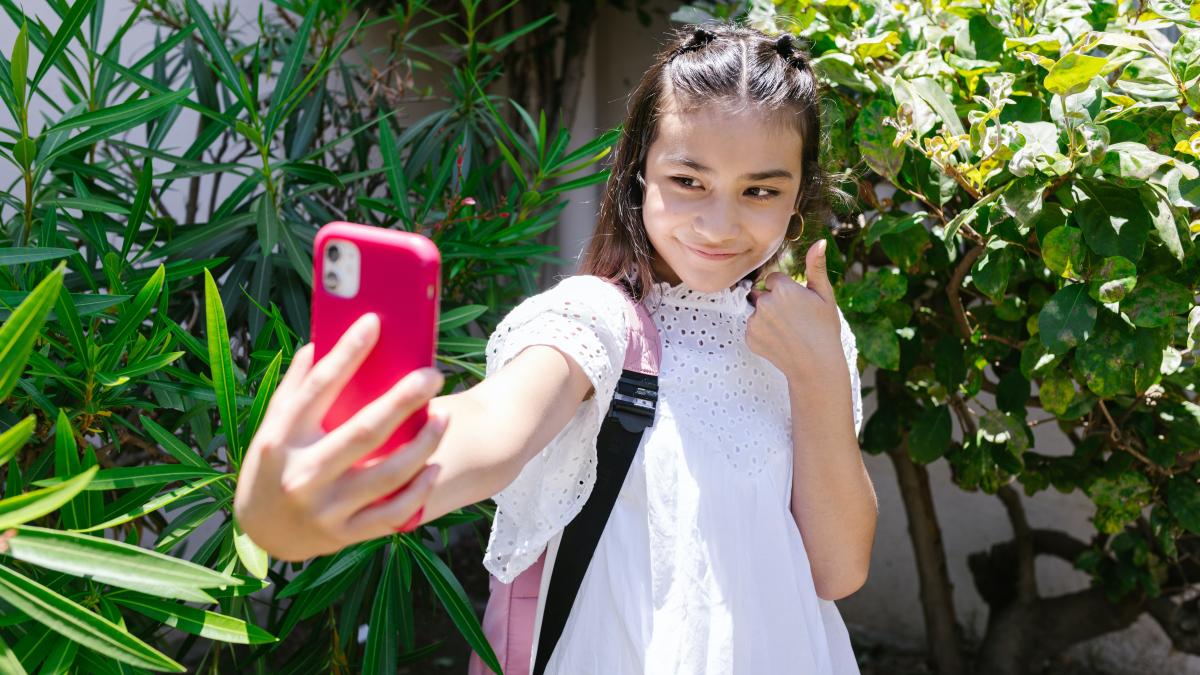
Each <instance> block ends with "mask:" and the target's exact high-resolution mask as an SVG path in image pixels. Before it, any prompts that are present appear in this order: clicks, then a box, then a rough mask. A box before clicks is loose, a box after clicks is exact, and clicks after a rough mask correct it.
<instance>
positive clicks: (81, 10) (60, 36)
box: [30, 0, 96, 89]
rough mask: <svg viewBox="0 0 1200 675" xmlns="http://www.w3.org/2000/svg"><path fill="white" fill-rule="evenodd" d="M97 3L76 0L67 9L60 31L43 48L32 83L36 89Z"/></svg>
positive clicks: (94, 0)
mask: <svg viewBox="0 0 1200 675" xmlns="http://www.w3.org/2000/svg"><path fill="white" fill-rule="evenodd" d="M95 4H96V0H76V2H75V4H73V5H71V8H70V9H69V10H67V13H66V15H65V16H64V17H63V19H62V23H60V24H59V26H58V32H56V33H55V34H54V37H53V38H51V39H50V43H49V44H48V45H47V46H46V49H44V50H42V61H41V64H40V65H38V69H37V72H36V73H34V75H33V80H32V82H31V83H30V84H31V86H32V87H33V88H34V89H37V86H38V83H39V82H41V81H42V78H43V77H45V75H46V73H48V72H50V68H51V67H53V66H54V63H55V61H58V59H59V57H61V56H62V55H63V52H65V51H66V50H67V46H68V45H69V44H70V43H71V41H72V40H74V39H75V33H76V31H78V30H79V27H80V26H82V25H83V20H84V19H85V18H87V16H88V15H89V14H91V13H92V7H93V6H94V5H95Z"/></svg>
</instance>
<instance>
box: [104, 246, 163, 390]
mask: <svg viewBox="0 0 1200 675" xmlns="http://www.w3.org/2000/svg"><path fill="white" fill-rule="evenodd" d="M165 283H166V268H165V267H164V266H163V265H159V266H158V268H157V269H156V270H154V274H153V275H151V277H150V279H149V280H148V281H146V283H145V285H143V286H142V288H141V290H140V291H138V293H137V295H136V296H134V298H133V302H132V304H130V305H126V306H125V308H124V310H125V311H123V312H121V318H119V319H117V324H116V325H115V326H113V328H112V329H111V330H110V331H109V333H108V335H107V336H106V337H105V343H106V348H107V349H108V352H107V356H106V357H105V358H104V359H103V360H102V363H101V364H100V366H101V369H102V370H107V369H109V368H111V367H112V366H113V365H114V364H116V363H117V360H118V359H119V358H120V357H121V354H122V353H123V352H124V351H125V345H126V343H127V341H128V340H129V337H130V336H131V335H132V334H133V333H134V331H136V330H137V329H138V327H140V326H141V325H142V322H143V321H145V320H146V317H147V316H149V314H150V310H152V309H154V305H155V304H157V303H158V296H159V294H160V293H162V289H163V285H164V284H165Z"/></svg>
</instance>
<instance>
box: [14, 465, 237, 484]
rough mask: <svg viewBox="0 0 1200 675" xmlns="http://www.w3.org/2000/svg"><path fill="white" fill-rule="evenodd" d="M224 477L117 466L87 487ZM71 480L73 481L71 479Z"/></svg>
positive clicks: (182, 470) (54, 480)
mask: <svg viewBox="0 0 1200 675" xmlns="http://www.w3.org/2000/svg"><path fill="white" fill-rule="evenodd" d="M214 474H215V475H217V476H225V475H227V474H223V473H218V472H216V471H214V470H213V469H201V468H198V467H191V466H181V465H178V464H151V465H148V466H119V467H116V468H112V469H104V470H103V471H101V472H100V473H98V474H97V475H96V478H95V480H93V481H92V483H91V484H90V485H88V487H87V489H88V490H123V489H126V488H133V487H142V486H144V485H162V484H164V483H173V482H175V481H180V480H191V479H193V478H211V477H212V476H213V475H214ZM72 480H73V479H72ZM62 482H63V479H62V478H59V477H55V478H45V479H42V480H39V481H35V482H34V485H39V486H51V487H53V486H55V485H59V484H61V483H62Z"/></svg>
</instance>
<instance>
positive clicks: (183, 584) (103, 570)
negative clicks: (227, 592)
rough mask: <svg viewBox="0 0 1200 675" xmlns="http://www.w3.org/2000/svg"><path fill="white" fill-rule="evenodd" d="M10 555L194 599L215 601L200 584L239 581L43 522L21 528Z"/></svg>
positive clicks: (126, 585)
mask: <svg viewBox="0 0 1200 675" xmlns="http://www.w3.org/2000/svg"><path fill="white" fill-rule="evenodd" d="M8 554H9V555H11V556H12V557H14V558H16V559H17V560H21V561H24V562H27V563H29V564H31V565H37V566H38V567H43V568H45V569H50V570H55V571H56V572H62V573H64V574H70V575H72V576H76V577H81V578H84V579H92V580H94V581H96V582H98V583H102V584H109V585H112V586H117V587H120V588H128V589H130V590H135V591H139V592H142V593H149V594H150V595H154V596H158V597H162V598H176V599H179V600H190V601H193V602H213V599H212V596H210V595H209V594H208V593H205V592H203V591H202V590H200V589H204V588H214V587H218V586H231V585H237V584H239V583H240V581H238V580H237V579H235V578H233V577H231V576H229V575H227V574H222V573H220V572H217V571H214V570H210V569H208V568H207V567H204V566H201V565H197V564H195V563H191V562H188V561H186V560H180V559H178V558H172V557H171V556H168V555H164V554H162V553H158V552H155V551H150V550H147V549H144V548H140V547H138V546H133V545H131V544H126V543H123V542H120V541H115V540H112V539H104V538H101V537H94V536H89V535H86V534H77V533H74V532H62V531H59V530H50V529H45V528H41V527H29V526H25V527H21V528H19V529H18V530H17V534H16V536H14V537H13V538H12V539H10V540H9V550H8Z"/></svg>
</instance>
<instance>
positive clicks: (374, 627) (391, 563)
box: [363, 543, 403, 673]
mask: <svg viewBox="0 0 1200 675" xmlns="http://www.w3.org/2000/svg"><path fill="white" fill-rule="evenodd" d="M401 555H403V551H402V549H401V548H400V546H399V544H395V543H394V544H392V547H391V550H390V551H389V554H388V557H387V564H386V565H384V567H383V576H381V577H380V578H379V586H377V587H376V588H375V599H374V602H372V603H371V619H370V624H369V625H370V628H369V629H368V632H367V645H366V648H365V649H364V651H363V666H364V670H365V671H366V672H372V673H394V672H396V669H397V663H396V656H397V655H398V653H399V650H400V645H399V644H398V640H397V638H398V637H399V632H398V618H397V616H396V614H397V605H398V604H399V601H400V573H399V570H398V569H397V566H398V563H397V561H396V559H397V558H398V557H399V556H401Z"/></svg>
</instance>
